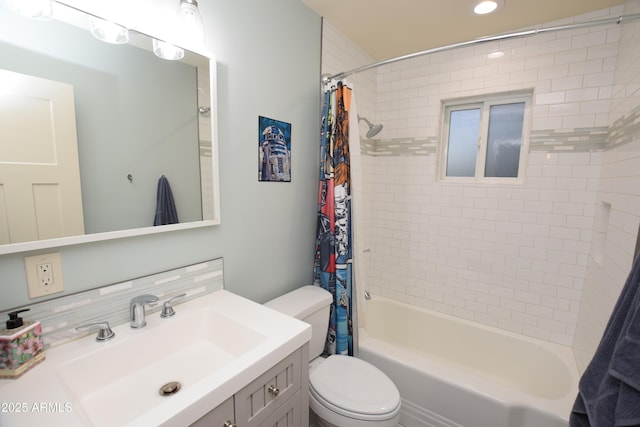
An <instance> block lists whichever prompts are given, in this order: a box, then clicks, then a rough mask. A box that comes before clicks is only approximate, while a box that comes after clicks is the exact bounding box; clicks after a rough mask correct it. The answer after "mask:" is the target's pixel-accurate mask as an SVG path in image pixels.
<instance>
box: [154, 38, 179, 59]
mask: <svg viewBox="0 0 640 427" xmlns="http://www.w3.org/2000/svg"><path fill="white" fill-rule="evenodd" d="M153 53H154V54H155V55H156V56H157V57H158V58H162V59H168V60H171V61H177V60H180V59H182V58H184V49H181V48H179V47H178V46H175V45H172V44H171V43H167V42H164V41H162V40H158V39H153Z"/></svg>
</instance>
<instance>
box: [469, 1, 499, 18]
mask: <svg viewBox="0 0 640 427" xmlns="http://www.w3.org/2000/svg"><path fill="white" fill-rule="evenodd" d="M502 6H504V1H503V0H481V1H478V2H476V3H475V5H474V6H473V13H475V14H476V15H486V14H488V13H492V12H495V11H496V10H498V9H500V8H501V7H502Z"/></svg>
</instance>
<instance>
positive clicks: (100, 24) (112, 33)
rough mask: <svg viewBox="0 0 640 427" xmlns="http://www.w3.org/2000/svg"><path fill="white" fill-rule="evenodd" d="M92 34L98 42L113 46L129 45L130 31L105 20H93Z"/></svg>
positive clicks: (91, 23)
mask: <svg viewBox="0 0 640 427" xmlns="http://www.w3.org/2000/svg"><path fill="white" fill-rule="evenodd" d="M90 25H91V34H93V36H94V37H95V38H97V39H98V40H102V41H103V42H107V43H111V44H125V43H129V30H127V29H126V28H125V27H123V26H121V25H118V24H115V23H113V22H110V21H105V20H104V19H99V18H96V19H92V20H91V22H90Z"/></svg>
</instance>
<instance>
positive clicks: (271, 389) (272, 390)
mask: <svg viewBox="0 0 640 427" xmlns="http://www.w3.org/2000/svg"><path fill="white" fill-rule="evenodd" d="M267 391H268V392H269V394H271V395H272V396H273V397H278V395H279V394H280V389H279V388H278V387H275V386H272V385H270V386H269V389H268V390H267Z"/></svg>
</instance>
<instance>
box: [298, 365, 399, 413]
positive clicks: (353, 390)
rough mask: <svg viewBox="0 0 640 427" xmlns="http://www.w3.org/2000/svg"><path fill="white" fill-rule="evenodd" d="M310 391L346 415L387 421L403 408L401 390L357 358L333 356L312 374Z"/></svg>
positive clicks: (376, 369) (331, 407) (328, 405)
mask: <svg viewBox="0 0 640 427" xmlns="http://www.w3.org/2000/svg"><path fill="white" fill-rule="evenodd" d="M309 391H310V393H311V394H312V396H313V397H314V398H315V399H317V400H318V401H319V403H321V404H322V405H323V406H325V407H326V408H328V409H330V410H332V411H333V412H335V413H337V414H340V415H342V416H345V417H349V418H354V419H359V420H368V421H376V420H387V419H390V418H393V417H394V416H396V415H397V413H398V411H399V410H400V393H399V392H398V389H397V388H396V386H395V384H393V382H392V381H391V380H390V379H389V378H388V377H387V376H386V375H385V374H384V373H383V372H382V371H380V370H379V369H378V368H376V367H375V366H373V365H371V364H370V363H368V362H365V361H364V360H361V359H357V358H355V357H349V356H342V355H332V356H329V357H328V358H327V359H326V360H325V361H324V362H323V363H321V364H320V365H318V366H316V367H315V368H314V369H313V370H312V371H311V372H310V374H309Z"/></svg>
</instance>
